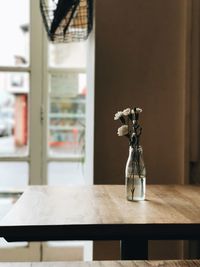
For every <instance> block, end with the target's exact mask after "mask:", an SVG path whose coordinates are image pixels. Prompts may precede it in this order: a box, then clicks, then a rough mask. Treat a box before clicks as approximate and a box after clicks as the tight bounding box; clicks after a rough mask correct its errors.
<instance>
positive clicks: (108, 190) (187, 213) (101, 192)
mask: <svg viewBox="0 0 200 267" xmlns="http://www.w3.org/2000/svg"><path fill="white" fill-rule="evenodd" d="M33 230H34V234H35V235H36V236H37V238H34V236H33V235H32V236H31V231H33ZM20 231H21V232H22V231H23V235H24V236H26V235H29V240H38V239H39V234H40V237H41V238H42V240H49V238H50V237H51V240H55V239H56V238H59V239H65V238H66V237H67V239H70V240H75V239H76V238H78V239H79V240H87V238H88V240H91V239H92V240H95V239H97V240H99V239H102V240H103V239H109V240H112V239H113V240H114V239H124V238H132V237H138V238H141V237H142V238H145V239H146V238H147V239H190V238H194V237H196V238H199V237H200V187H199V186H192V185H187V186H186V185H184V186H181V185H148V186H147V195H146V200H145V201H141V202H129V201H127V200H126V199H125V187H124V186H123V185H91V186H68V187H49V186H30V187H28V188H27V190H26V191H25V193H24V194H23V195H22V196H21V197H20V199H19V200H18V201H17V203H16V204H15V205H14V207H13V209H12V210H11V211H10V212H9V213H8V214H7V215H6V216H5V217H4V219H3V220H2V221H1V222H0V234H1V236H2V235H4V236H7V237H8V238H9V236H10V237H11V236H14V235H15V236H16V239H15V240H19V239H18V238H17V235H18V234H19V233H20ZM37 232H38V235H37ZM49 234H51V236H49ZM24 238H25V237H24ZM27 238H28V237H27Z"/></svg>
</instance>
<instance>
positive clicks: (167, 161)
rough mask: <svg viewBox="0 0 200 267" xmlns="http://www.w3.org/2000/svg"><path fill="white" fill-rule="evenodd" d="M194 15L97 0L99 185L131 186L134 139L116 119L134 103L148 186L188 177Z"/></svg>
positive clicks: (163, 5) (172, 2)
mask: <svg viewBox="0 0 200 267" xmlns="http://www.w3.org/2000/svg"><path fill="white" fill-rule="evenodd" d="M187 12H188V1H187V0H142V1H141V0H126V1H121V0H109V1H107V0H96V9H95V13H96V15H95V23H96V35H95V42H96V46H95V126H94V129H95V135H94V183H95V184H104V183H107V184H123V183H124V168H125V162H126V159H127V156H128V142H127V140H126V139H125V138H120V137H118V136H117V134H116V132H117V128H118V126H119V125H120V124H119V122H116V121H114V120H113V117H114V113H115V112H116V111H118V110H121V109H123V108H126V107H133V106H139V107H141V108H142V109H143V113H142V116H141V124H142V126H143V134H142V145H143V149H144V158H145V162H146V168H147V182H148V183H161V184H164V183H184V181H185V179H186V178H187V164H185V163H186V158H187V154H185V149H186V148H187V147H186V145H187V142H186V131H185V129H186V126H187V122H186V120H185V114H186V111H187V106H186V102H187V101H186V100H187V99H186V95H187V90H186V87H187V86H186V85H187V73H186V72H187V68H186V66H187V52H186V50H187V48H188V47H187V44H188V40H187V23H186V22H187ZM136 216H137V215H136ZM104 245H105V244H104ZM104 245H102V246H101V248H102V247H104ZM168 246H169V245H168ZM95 247H96V250H95V251H98V245H95ZM99 251H101V253H102V256H103V255H104V253H103V252H102V250H101V249H100V250H99ZM116 251H117V249H116ZM174 251H175V254H176V255H178V256H180V253H179V248H177V249H176V248H174ZM152 253H153V252H152ZM94 254H95V255H96V258H100V257H98V255H100V254H98V253H96V252H95V253H94ZM176 255H175V256H176ZM166 256H167V255H166ZM170 257H171V258H172V256H171V254H170Z"/></svg>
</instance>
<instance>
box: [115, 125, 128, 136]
mask: <svg viewBox="0 0 200 267" xmlns="http://www.w3.org/2000/svg"><path fill="white" fill-rule="evenodd" d="M117 134H118V135H119V136H124V135H127V134H128V125H122V126H121V127H119V128H118V131H117Z"/></svg>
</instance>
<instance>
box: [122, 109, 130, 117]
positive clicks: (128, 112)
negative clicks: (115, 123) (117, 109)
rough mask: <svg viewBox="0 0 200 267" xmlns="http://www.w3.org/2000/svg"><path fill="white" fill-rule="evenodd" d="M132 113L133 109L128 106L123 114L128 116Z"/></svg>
mask: <svg viewBox="0 0 200 267" xmlns="http://www.w3.org/2000/svg"><path fill="white" fill-rule="evenodd" d="M130 113H131V109H130V108H126V109H124V110H123V115H124V116H128V115H129V114H130Z"/></svg>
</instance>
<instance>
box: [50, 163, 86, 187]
mask: <svg viewBox="0 0 200 267" xmlns="http://www.w3.org/2000/svg"><path fill="white" fill-rule="evenodd" d="M48 184H49V185H74V184H84V164H83V163H81V162H51V163H49V164H48Z"/></svg>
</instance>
